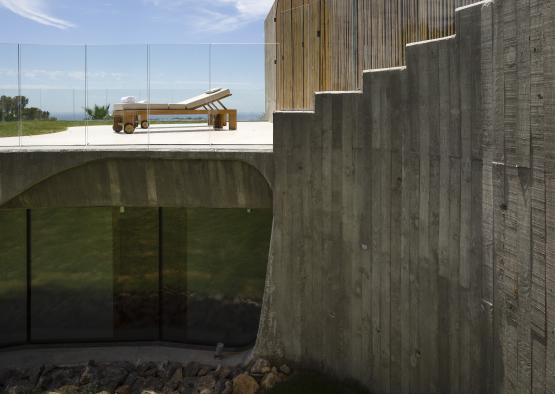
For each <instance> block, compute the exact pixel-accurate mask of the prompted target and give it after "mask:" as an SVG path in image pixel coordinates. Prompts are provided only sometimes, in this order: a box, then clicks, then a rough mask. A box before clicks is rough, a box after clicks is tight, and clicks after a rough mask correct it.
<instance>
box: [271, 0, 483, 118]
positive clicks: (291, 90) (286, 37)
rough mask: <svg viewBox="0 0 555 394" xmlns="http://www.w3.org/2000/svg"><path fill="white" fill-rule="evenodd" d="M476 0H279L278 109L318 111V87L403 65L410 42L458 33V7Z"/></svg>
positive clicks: (340, 86)
mask: <svg viewBox="0 0 555 394" xmlns="http://www.w3.org/2000/svg"><path fill="white" fill-rule="evenodd" d="M474 2H475V0H276V3H275V5H274V7H275V9H276V10H277V12H276V22H275V23H276V28H275V30H276V35H275V39H276V42H277V43H278V45H279V48H280V53H281V56H278V64H277V71H276V73H277V80H276V82H275V84H276V92H275V93H272V94H274V95H275V101H276V108H275V109H277V110H301V109H313V108H314V92H316V91H330V90H337V91H345V90H358V89H361V87H362V71H363V70H369V69H380V68H388V67H396V66H402V65H404V64H405V46H406V44H408V43H411V42H417V41H424V40H429V39H434V38H440V37H445V36H449V35H452V34H454V33H455V27H454V15H455V8H456V7H460V6H464V5H468V4H471V3H474ZM267 41H268V40H267ZM267 83H272V80H271V79H267Z"/></svg>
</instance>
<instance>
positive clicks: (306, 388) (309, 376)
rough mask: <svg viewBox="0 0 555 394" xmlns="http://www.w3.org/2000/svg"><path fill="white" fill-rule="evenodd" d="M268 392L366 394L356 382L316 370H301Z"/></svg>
mask: <svg viewBox="0 0 555 394" xmlns="http://www.w3.org/2000/svg"><path fill="white" fill-rule="evenodd" d="M268 394H368V391H367V390H366V389H364V388H363V387H362V386H360V385H359V384H358V383H355V382H352V381H344V380H336V379H332V378H330V377H327V376H324V375H322V374H318V373H316V372H301V373H298V374H295V375H293V376H292V377H291V378H290V379H288V380H287V381H286V382H283V383H280V384H278V385H276V386H275V387H274V388H273V389H272V390H270V391H268Z"/></svg>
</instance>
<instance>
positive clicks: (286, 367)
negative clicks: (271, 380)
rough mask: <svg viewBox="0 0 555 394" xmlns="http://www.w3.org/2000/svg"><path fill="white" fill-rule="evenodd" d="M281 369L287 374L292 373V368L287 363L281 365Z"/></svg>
mask: <svg viewBox="0 0 555 394" xmlns="http://www.w3.org/2000/svg"><path fill="white" fill-rule="evenodd" d="M279 371H280V372H281V373H283V374H285V375H289V374H290V373H291V368H289V366H288V365H287V364H283V365H282V366H281V367H279Z"/></svg>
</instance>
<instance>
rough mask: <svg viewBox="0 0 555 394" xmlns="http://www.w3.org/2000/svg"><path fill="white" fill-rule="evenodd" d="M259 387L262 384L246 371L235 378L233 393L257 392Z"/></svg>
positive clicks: (251, 393)
mask: <svg viewBox="0 0 555 394" xmlns="http://www.w3.org/2000/svg"><path fill="white" fill-rule="evenodd" d="M259 388H260V386H259V385H258V383H257V382H256V380H255V379H254V378H253V377H252V376H249V375H247V374H246V373H242V374H241V375H238V376H236V377H235V378H234V379H233V391H232V393H233V394H256V392H257V391H258V389H259Z"/></svg>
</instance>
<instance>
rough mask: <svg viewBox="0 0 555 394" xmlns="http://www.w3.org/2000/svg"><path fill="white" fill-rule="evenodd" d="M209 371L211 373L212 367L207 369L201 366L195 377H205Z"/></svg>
mask: <svg viewBox="0 0 555 394" xmlns="http://www.w3.org/2000/svg"><path fill="white" fill-rule="evenodd" d="M210 371H212V367H208V366H206V365H205V366H202V367H201V368H200V369H199V370H198V372H197V376H206V375H208V374H209V373H210Z"/></svg>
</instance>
